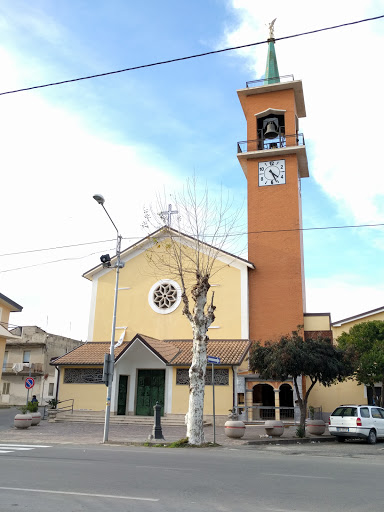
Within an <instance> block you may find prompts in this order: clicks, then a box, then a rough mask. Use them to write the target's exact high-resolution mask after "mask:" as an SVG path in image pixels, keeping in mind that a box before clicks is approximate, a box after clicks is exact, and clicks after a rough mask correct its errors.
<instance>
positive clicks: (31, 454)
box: [0, 443, 384, 512]
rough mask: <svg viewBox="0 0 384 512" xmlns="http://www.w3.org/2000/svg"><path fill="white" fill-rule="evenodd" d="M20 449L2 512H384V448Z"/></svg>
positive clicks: (5, 471) (9, 471) (0, 472)
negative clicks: (249, 511) (244, 511)
mask: <svg viewBox="0 0 384 512" xmlns="http://www.w3.org/2000/svg"><path fill="white" fill-rule="evenodd" d="M15 448H17V447H12V446H9V444H7V443H3V446H0V510H1V512H11V511H12V512H22V511H27V510H28V511H30V510H37V511H39V512H48V511H49V512H52V511H54V512H84V511H88V510H89V511H91V510H92V512H99V511H103V512H105V511H106V510H110V511H114V512H115V511H116V512H122V511H124V512H127V511H132V512H147V511H150V512H152V511H154V512H165V511H168V512H173V511H176V510H177V511H179V512H182V511H187V512H192V511H193V512H195V511H199V512H201V511H211V510H212V511H223V512H225V511H231V512H232V511H234V510H236V511H237V510H252V511H255V512H261V511H263V512H283V511H284V512H291V511H296V512H309V511H310V512H318V511H320V510H321V511H322V512H323V511H324V510H327V511H349V512H354V511H359V512H361V511H364V512H371V511H382V510H383V503H384V486H383V484H382V482H383V474H384V455H383V449H384V444H383V443H380V444H378V445H376V446H368V445H365V444H362V443H357V444H351V443H348V444H345V445H337V446H336V445H334V444H333V445H327V446H324V445H312V444H310V445H297V446H295V445H290V446H284V447H282V446H274V447H256V448H255V447H250V448H248V449H223V448H217V449H216V448H209V449H198V448H195V449H190V448H189V449H188V448H181V449H169V448H146V447H132V446H130V447H127V446H106V445H100V446H89V445H87V446H79V445H76V446H74V445H41V446H37V445H35V446H34V447H32V448H31V449H25V450H16V451H13V450H15ZM19 448H20V445H19ZM24 448H27V447H24ZM1 451H2V452H7V453H1Z"/></svg>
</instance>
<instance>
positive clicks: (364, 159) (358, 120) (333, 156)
mask: <svg viewBox="0 0 384 512" xmlns="http://www.w3.org/2000/svg"><path fill="white" fill-rule="evenodd" d="M232 6H233V8H234V9H235V10H236V12H237V15H238V19H240V22H239V23H235V25H234V27H232V29H231V30H230V31H228V32H227V34H226V37H227V41H226V42H227V43H228V44H230V45H236V44H244V43H248V42H254V41H261V40H265V39H266V38H267V37H268V29H267V27H266V23H268V22H270V21H271V20H272V19H273V18H275V17H277V21H276V24H275V37H277V38H278V37H283V36H286V35H291V34H295V33H301V32H306V31H310V30H314V29H318V28H323V27H328V26H333V25H338V24H341V23H346V22H349V21H355V20H359V19H364V18H367V17H370V16H375V15H378V14H381V13H378V12H374V7H375V3H374V2H357V1H352V2H351V1H347V0H342V1H339V2H334V1H331V0H324V1H323V2H321V3H318V4H314V3H309V2H307V1H298V0H296V1H293V2H285V1H283V0H276V1H275V2H270V3H267V2H254V1H253V0H233V2H232ZM380 23H382V21H381V20H378V21H372V22H366V23H361V24H359V25H354V26H350V27H345V28H340V29H336V30H332V31H327V32H323V33H320V34H314V35H310V36H302V37H298V38H294V39H288V40H285V41H281V42H279V41H278V42H276V53H277V59H278V64H279V73H280V75H287V74H292V73H293V74H294V76H295V78H296V79H302V80H303V88H304V94H305V100H306V107H307V116H308V117H307V119H304V120H302V121H301V128H302V131H303V132H304V135H305V137H306V141H307V142H308V145H310V146H311V147H312V148H313V150H314V158H313V160H312V161H311V162H310V174H311V175H312V176H313V178H314V179H315V180H316V181H317V182H318V183H319V184H320V186H321V187H322V188H323V189H324V191H325V192H326V193H327V194H328V195H329V196H330V197H331V198H332V199H333V200H334V201H335V202H336V203H337V205H338V208H339V210H340V213H341V214H342V215H343V217H344V218H345V219H349V220H351V219H353V220H354V221H357V222H378V221H380V220H381V219H383V218H384V201H383V199H384V198H383V195H384V172H383V163H382V157H381V143H380V128H379V126H380V120H381V119H382V118H383V114H384V106H383V102H382V101H381V96H382V91H381V89H382V85H381V83H382V78H383V72H382V66H381V64H380V57H379V49H380V48H382V46H383V44H384V41H383V39H384V36H383V33H382V31H381V32H380V30H379V28H380V25H379V24H380ZM240 54H241V55H243V56H244V57H245V58H246V59H247V62H248V65H249V66H250V68H252V69H253V70H254V77H255V78H260V77H261V76H262V74H263V73H264V70H265V61H266V46H265V45H261V46H258V47H253V48H248V49H246V50H241V52H240ZM250 78H251V77H250Z"/></svg>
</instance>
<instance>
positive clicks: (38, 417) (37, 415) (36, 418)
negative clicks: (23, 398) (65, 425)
mask: <svg viewBox="0 0 384 512" xmlns="http://www.w3.org/2000/svg"><path fill="white" fill-rule="evenodd" d="M31 416H32V425H38V424H39V423H40V421H41V412H39V411H37V412H31Z"/></svg>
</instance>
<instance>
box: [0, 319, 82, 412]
mask: <svg viewBox="0 0 384 512" xmlns="http://www.w3.org/2000/svg"><path fill="white" fill-rule="evenodd" d="M81 344H82V342H81V341H78V340H74V339H71V338H66V337H64V336H58V335H55V334H50V333H47V332H45V331H44V330H43V329H40V327H37V326H25V327H17V328H14V329H12V330H11V332H10V333H8V335H7V339H6V343H5V353H4V358H3V362H2V365H1V368H2V390H1V391H2V393H1V396H0V404H10V405H22V404H25V401H26V397H27V390H26V388H25V379H26V377H33V379H34V381H35V385H34V387H33V390H32V391H30V397H31V396H32V394H33V395H36V398H37V400H38V401H39V403H41V404H44V403H45V402H46V401H47V400H49V399H52V398H55V397H56V381H57V379H56V369H55V367H54V366H52V365H50V364H49V363H50V361H51V360H52V359H56V358H57V357H59V356H61V355H63V354H66V353H67V352H69V351H71V350H73V349H74V348H75V347H78V346H79V345H81Z"/></svg>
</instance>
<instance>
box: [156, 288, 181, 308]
mask: <svg viewBox="0 0 384 512" xmlns="http://www.w3.org/2000/svg"><path fill="white" fill-rule="evenodd" d="M176 301H177V290H176V288H175V287H174V286H173V285H172V284H170V283H166V284H161V285H159V286H158V287H157V288H156V290H155V291H154V292H153V302H154V303H155V304H156V306H157V307H158V308H160V309H167V308H170V307H171V306H173V305H174V304H175V302H176Z"/></svg>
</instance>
